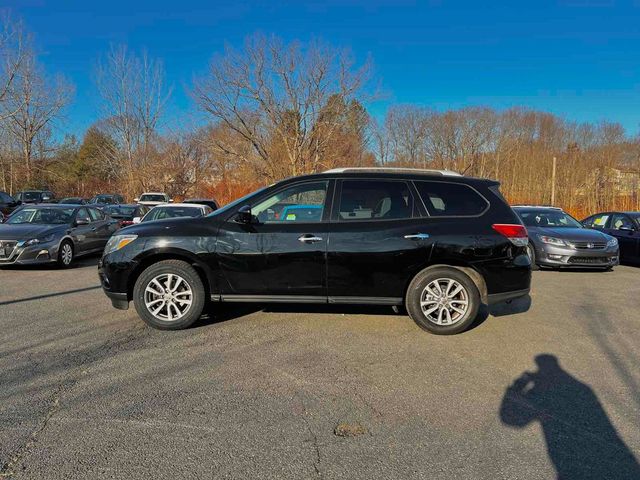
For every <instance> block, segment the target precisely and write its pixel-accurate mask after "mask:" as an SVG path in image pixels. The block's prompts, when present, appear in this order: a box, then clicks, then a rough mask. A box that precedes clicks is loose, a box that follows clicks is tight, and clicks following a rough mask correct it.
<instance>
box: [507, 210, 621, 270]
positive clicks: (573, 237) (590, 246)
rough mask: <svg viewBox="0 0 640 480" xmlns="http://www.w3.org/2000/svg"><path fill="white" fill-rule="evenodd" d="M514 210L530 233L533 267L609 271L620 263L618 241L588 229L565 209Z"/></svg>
mask: <svg viewBox="0 0 640 480" xmlns="http://www.w3.org/2000/svg"><path fill="white" fill-rule="evenodd" d="M513 210H514V211H515V212H516V213H517V214H518V216H519V217H520V219H521V220H522V223H524V225H525V227H527V232H529V246H528V251H529V257H531V264H532V265H534V266H535V265H537V266H544V267H554V268H561V267H588V268H603V269H609V268H612V267H613V266H615V265H617V264H618V263H619V250H618V241H617V240H616V238H615V237H612V236H611V235H607V234H606V233H602V232H599V231H596V230H589V229H587V228H584V227H583V226H582V224H580V222H578V221H577V220H576V219H575V218H573V217H572V216H571V215H569V214H568V213H565V212H563V211H562V209H560V208H555V207H533V206H526V207H525V206H517V207H513Z"/></svg>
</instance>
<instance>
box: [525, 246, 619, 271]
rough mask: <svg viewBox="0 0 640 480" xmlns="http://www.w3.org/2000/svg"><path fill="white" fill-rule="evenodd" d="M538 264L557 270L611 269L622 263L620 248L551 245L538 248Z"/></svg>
mask: <svg viewBox="0 0 640 480" xmlns="http://www.w3.org/2000/svg"><path fill="white" fill-rule="evenodd" d="M536 263H537V264H538V265H542V266H548V267H556V268H562V267H566V268H610V267H613V266H615V265H618V264H619V263H620V256H619V250H618V247H606V248H603V249H576V248H569V247H560V246H555V245H549V244H542V245H538V246H536Z"/></svg>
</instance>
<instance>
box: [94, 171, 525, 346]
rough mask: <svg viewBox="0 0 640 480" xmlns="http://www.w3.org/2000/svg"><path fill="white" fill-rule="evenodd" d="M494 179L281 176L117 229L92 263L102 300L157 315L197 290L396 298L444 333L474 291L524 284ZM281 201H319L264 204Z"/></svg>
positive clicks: (472, 307)
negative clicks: (202, 208)
mask: <svg viewBox="0 0 640 480" xmlns="http://www.w3.org/2000/svg"><path fill="white" fill-rule="evenodd" d="M498 185H499V184H498V183H497V182H494V181H491V180H483V179H475V178H469V177H463V176H460V175H458V174H453V173H451V172H446V171H445V172H441V171H428V170H412V169H384V168H378V169H376V168H371V169H335V170H330V171H328V172H325V173H321V174H315V175H307V176H302V177H294V178H289V179H287V180H283V181H281V182H279V183H276V184H274V185H271V186H269V187H266V188H263V189H261V190H258V191H256V192H254V193H252V194H250V195H247V196H245V197H243V198H240V199H238V200H236V201H235V202H232V203H230V204H228V205H226V206H224V207H222V208H220V209H218V210H216V211H215V212H213V213H212V214H210V215H208V216H203V217H198V218H178V219H172V220H164V221H160V222H143V223H141V224H139V225H134V226H132V227H126V228H124V229H122V230H121V231H120V232H118V234H117V235H115V236H113V237H112V238H111V239H110V240H109V243H108V244H107V246H106V247H105V251H104V256H103V257H102V260H101V261H100V265H99V275H100V279H101V282H102V286H103V289H104V291H105V293H106V294H107V296H109V297H110V298H111V301H112V303H113V305H114V307H116V308H120V309H126V308H128V306H129V302H131V301H133V303H134V305H135V308H136V310H137V312H138V314H139V315H140V317H141V318H142V319H143V320H144V321H145V322H147V323H148V324H149V325H151V326H153V327H155V328H160V329H180V328H185V327H188V326H189V325H191V324H192V323H193V322H194V321H196V319H198V318H199V316H200V314H201V312H202V310H203V306H204V304H205V302H206V301H208V300H211V301H213V302H234V301H235V302H298V303H340V304H347V303H351V304H358V303H359V304H368V305H372V304H373V305H403V304H404V305H405V306H406V308H407V310H408V312H409V314H410V315H411V317H412V318H413V319H414V320H415V321H416V323H417V324H418V325H419V326H420V327H422V328H424V329H426V330H429V331H431V332H434V333H437V334H453V333H458V332H462V331H463V330H466V329H467V328H469V327H470V326H471V324H472V323H473V322H474V320H475V318H476V315H477V313H478V309H479V307H480V305H481V304H482V303H486V304H493V303H498V302H503V301H506V300H511V299H514V298H517V297H521V296H525V295H527V294H528V292H529V286H530V281H531V264H530V260H529V256H528V255H527V250H526V246H527V243H528V241H527V231H526V229H525V227H524V226H523V225H522V223H521V222H520V220H519V219H518V217H517V216H516V214H515V213H514V212H513V210H511V208H510V207H509V205H508V204H507V203H506V201H505V200H504V199H503V197H502V196H501V194H500V192H499V189H498ZM281 204H286V205H288V206H291V207H293V206H294V205H302V206H304V209H309V206H314V207H317V208H316V209H314V210H317V211H319V215H314V216H313V218H312V219H310V218H309V217H308V216H307V215H298V213H297V212H296V213H294V214H292V215H288V214H287V215H284V216H279V218H276V217H275V216H274V215H273V212H274V210H276V209H278V206H279V205H281ZM152 212H153V210H152ZM150 213H151V212H150ZM314 213H315V212H314Z"/></svg>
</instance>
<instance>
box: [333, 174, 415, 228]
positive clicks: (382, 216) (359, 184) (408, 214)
mask: <svg viewBox="0 0 640 480" xmlns="http://www.w3.org/2000/svg"><path fill="white" fill-rule="evenodd" d="M338 205H339V208H338V220H340V221H362V220H365V221H366V220H369V221H371V220H399V219H403V218H412V217H413V212H414V200H413V195H412V194H411V190H410V188H409V185H408V184H407V182H404V181H394V180H344V181H343V182H342V189H341V193H340V202H339V204H338Z"/></svg>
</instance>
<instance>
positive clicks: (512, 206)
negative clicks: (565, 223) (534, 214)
mask: <svg viewBox="0 0 640 480" xmlns="http://www.w3.org/2000/svg"><path fill="white" fill-rule="evenodd" d="M516 207H517V208H549V209H551V210H562V208H560V207H554V206H553V205H511V208H516Z"/></svg>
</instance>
